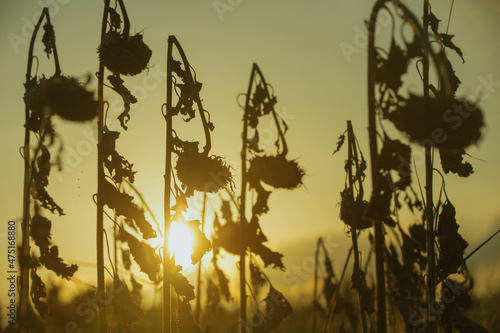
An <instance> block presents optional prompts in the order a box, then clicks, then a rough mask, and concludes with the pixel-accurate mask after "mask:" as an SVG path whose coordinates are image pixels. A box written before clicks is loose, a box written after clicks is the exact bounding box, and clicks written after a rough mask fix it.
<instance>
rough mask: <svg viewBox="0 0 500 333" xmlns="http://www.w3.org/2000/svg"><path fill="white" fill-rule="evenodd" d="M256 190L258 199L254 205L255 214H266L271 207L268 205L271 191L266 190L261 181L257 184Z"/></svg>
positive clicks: (253, 211)
mask: <svg viewBox="0 0 500 333" xmlns="http://www.w3.org/2000/svg"><path fill="white" fill-rule="evenodd" d="M255 190H256V192H257V201H256V202H255V204H254V205H253V207H252V214H253V215H261V214H265V213H267V212H268V211H269V207H268V205H267V201H268V200H269V195H270V194H271V192H270V191H266V190H265V189H264V187H262V185H260V183H258V184H257V185H256V186H255Z"/></svg>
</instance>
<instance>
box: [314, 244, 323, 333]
mask: <svg viewBox="0 0 500 333" xmlns="http://www.w3.org/2000/svg"><path fill="white" fill-rule="evenodd" d="M320 243H321V238H319V239H318V243H317V245H316V251H315V252H314V291H313V302H312V312H313V321H312V333H315V332H316V296H317V294H318V265H319V263H318V257H319V248H320Z"/></svg>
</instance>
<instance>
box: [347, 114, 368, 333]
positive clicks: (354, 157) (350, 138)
mask: <svg viewBox="0 0 500 333" xmlns="http://www.w3.org/2000/svg"><path fill="white" fill-rule="evenodd" d="M347 148H348V153H347V154H348V156H347V159H348V161H353V163H348V164H349V168H348V169H347V172H348V175H347V177H348V178H349V187H350V188H353V186H354V183H355V182H356V181H357V182H358V186H359V193H358V196H359V197H360V198H363V194H364V191H363V182H362V179H361V177H358V176H359V175H360V170H359V160H358V151H357V149H356V139H355V136H354V130H353V128H352V123H351V121H350V120H348V121H347ZM352 164H354V165H355V168H356V177H354V176H353V174H352ZM351 195H352V200H353V202H354V201H355V198H354V190H353V191H351ZM357 233H358V231H357V230H356V228H352V229H351V237H352V249H353V251H354V267H353V271H354V272H359V271H361V267H360V263H359V249H358V234H357ZM358 304H359V315H360V317H361V325H362V327H363V333H367V332H368V327H367V323H366V316H365V310H364V304H363V302H362V299H361V293H360V291H359V290H358Z"/></svg>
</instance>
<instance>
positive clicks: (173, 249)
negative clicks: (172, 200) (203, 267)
mask: <svg viewBox="0 0 500 333" xmlns="http://www.w3.org/2000/svg"><path fill="white" fill-rule="evenodd" d="M193 241H194V240H193V234H192V233H191V231H189V229H188V228H187V227H186V226H185V225H184V224H183V223H180V222H172V224H171V226H170V235H169V237H168V248H169V250H170V257H171V258H172V257H174V258H175V264H176V265H181V266H182V268H183V269H186V268H188V267H190V266H192V263H191V254H192V253H193Z"/></svg>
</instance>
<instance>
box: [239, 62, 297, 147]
mask: <svg viewBox="0 0 500 333" xmlns="http://www.w3.org/2000/svg"><path fill="white" fill-rule="evenodd" d="M253 71H255V72H256V73H257V74H258V75H259V77H260V79H261V80H262V84H263V85H264V90H265V92H266V97H267V99H268V100H269V101H271V99H272V96H271V94H270V93H269V89H268V85H267V82H266V79H265V78H264V74H262V71H261V70H260V68H259V66H257V64H255V63H254V64H253V70H252V72H253ZM252 74H253V73H252ZM251 84H253V81H252V82H251ZM250 91H251V90H250ZM247 98H249V97H248V95H247ZM245 108H246V106H245ZM245 110H246V109H245ZM271 113H272V115H273V119H274V123H275V124H276V128H277V130H278V136H279V138H280V140H281V143H282V144H283V150H282V152H281V153H279V155H281V156H286V154H287V153H288V147H287V145H286V140H285V136H284V134H283V130H282V129H281V125H280V123H279V121H278V115H277V114H276V110H274V106H273V108H272V111H271Z"/></svg>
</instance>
